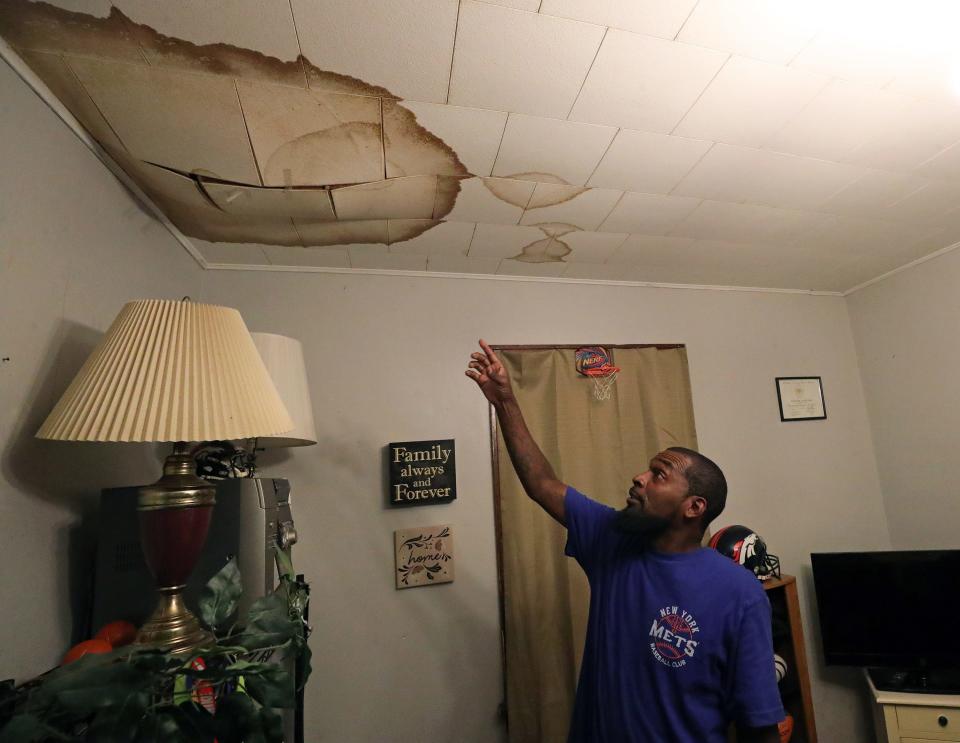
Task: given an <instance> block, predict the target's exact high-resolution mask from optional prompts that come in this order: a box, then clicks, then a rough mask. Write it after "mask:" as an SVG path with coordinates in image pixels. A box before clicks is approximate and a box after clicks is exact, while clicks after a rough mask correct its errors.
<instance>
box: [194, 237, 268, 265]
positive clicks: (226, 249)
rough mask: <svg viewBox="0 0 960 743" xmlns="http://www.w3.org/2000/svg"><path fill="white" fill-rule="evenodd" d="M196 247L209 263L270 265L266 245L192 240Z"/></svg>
mask: <svg viewBox="0 0 960 743" xmlns="http://www.w3.org/2000/svg"><path fill="white" fill-rule="evenodd" d="M191 242H192V243H193V245H194V247H196V249H197V250H199V251H200V255H202V256H203V257H204V259H205V260H206V261H207V263H227V264H233V265H243V266H265V265H268V264H269V263H270V261H268V260H267V256H266V254H265V253H264V248H265V247H266V246H264V245H257V244H256V243H214V242H207V241H206V240H198V239H197V238H192V239H191Z"/></svg>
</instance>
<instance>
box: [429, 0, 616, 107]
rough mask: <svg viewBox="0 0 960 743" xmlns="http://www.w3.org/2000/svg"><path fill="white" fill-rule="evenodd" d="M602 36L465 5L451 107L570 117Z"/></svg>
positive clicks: (592, 29)
mask: <svg viewBox="0 0 960 743" xmlns="http://www.w3.org/2000/svg"><path fill="white" fill-rule="evenodd" d="M603 34H604V28H603V26H595V25H592V24H586V23H580V22H578V21H569V20H566V19H563V18H553V17H551V16H546V15H538V14H536V13H524V12H520V11H517V10H511V9H509V8H503V7H498V6H496V5H490V4H488V3H481V2H474V0H463V2H461V4H460V20H459V23H458V27H457V44H456V50H455V52H454V59H453V72H452V75H451V78H450V98H449V103H452V104H455V105H457V106H476V107H478V108H491V109H495V110H497V111H519V112H522V113H527V114H533V115H535V116H552V117H554V118H561V119H562V118H566V116H567V113H569V111H570V107H571V106H572V105H573V103H574V101H575V100H576V98H577V92H578V91H579V90H580V86H581V85H582V84H583V80H584V77H585V76H586V74H587V71H588V70H589V69H590V65H591V63H592V62H593V58H594V56H595V55H596V53H597V48H598V47H599V46H600V41H601V39H602V38H603ZM411 97H413V96H411Z"/></svg>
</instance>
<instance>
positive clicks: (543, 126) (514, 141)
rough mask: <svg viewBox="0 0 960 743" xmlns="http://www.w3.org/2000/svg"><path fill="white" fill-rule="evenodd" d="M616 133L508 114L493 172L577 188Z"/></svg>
mask: <svg viewBox="0 0 960 743" xmlns="http://www.w3.org/2000/svg"><path fill="white" fill-rule="evenodd" d="M616 133H617V130H616V129H615V128H614V127H609V126H595V125H593V124H581V123H577V122H572V121H560V120H559V119H544V118H540V117H536V116H524V115H523V114H510V116H509V117H508V119H507V127H506V129H505V130H504V133H503V142H502V143H501V144H500V154H499V155H497V161H496V163H495V164H494V167H493V173H494V175H499V176H503V177H505V178H519V179H525V180H534V181H541V182H547V183H550V182H554V183H566V184H569V185H577V186H580V185H583V184H584V183H586V182H587V179H588V178H589V177H590V174H591V173H593V171H594V169H595V168H596V167H597V165H598V164H599V163H600V160H601V158H602V157H603V154H604V152H606V150H607V147H609V146H610V142H611V141H612V140H613V137H614V135H615V134H616ZM548 176H549V177H548Z"/></svg>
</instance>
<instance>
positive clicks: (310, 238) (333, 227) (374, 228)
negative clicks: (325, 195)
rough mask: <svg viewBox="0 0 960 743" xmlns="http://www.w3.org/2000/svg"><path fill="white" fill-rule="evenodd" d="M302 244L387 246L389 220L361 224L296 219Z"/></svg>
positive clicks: (376, 220)
mask: <svg viewBox="0 0 960 743" xmlns="http://www.w3.org/2000/svg"><path fill="white" fill-rule="evenodd" d="M293 223H294V225H295V226H296V228H297V232H299V233H300V238H301V240H302V244H303V245H304V246H306V247H310V246H312V245H318V246H328V245H351V244H354V243H370V244H373V243H379V244H382V245H386V244H387V242H388V241H389V238H388V237H387V220H385V219H371V220H365V221H360V222H312V221H310V220H306V219H294V220H293Z"/></svg>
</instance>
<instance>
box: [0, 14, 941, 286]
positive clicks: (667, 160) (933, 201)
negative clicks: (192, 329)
mask: <svg viewBox="0 0 960 743" xmlns="http://www.w3.org/2000/svg"><path fill="white" fill-rule="evenodd" d="M954 6H960V3H952V2H947V1H946V0H942V1H941V2H934V0H926V2H924V1H923V0H918V1H915V2H912V3H907V2H883V1H882V0H874V2H871V3H867V2H865V0H833V2H830V3H828V2H826V0H496V1H493V0H491V1H489V2H480V1H478V0H205V1H204V2H202V3H201V2H197V1H193V2H191V1H189V0H178V1H176V2H174V1H170V2H163V3H158V2H156V1H155V0H114V1H113V2H108V1H107V0H86V1H85V0H55V3H54V5H48V4H45V3H34V2H30V1H29V0H4V1H3V2H2V3H0V33H2V34H3V35H4V36H5V37H6V39H7V41H8V42H9V43H10V44H11V45H12V46H13V47H14V48H15V49H16V50H17V51H18V53H19V54H20V55H21V56H22V57H23V59H24V60H25V61H26V62H27V64H28V65H30V66H31V67H32V68H33V70H34V71H35V72H36V73H37V74H38V75H39V76H40V78H41V79H43V80H44V81H45V82H46V83H47V85H48V86H49V87H50V88H51V90H52V91H53V92H54V94H56V95H57V96H58V97H59V98H60V99H61V100H63V102H64V103H65V104H66V105H67V107H68V108H70V110H71V111H72V112H73V113H74V114H75V115H76V116H77V118H78V119H79V120H80V121H81V122H82V123H83V124H84V125H85V126H86V127H87V128H88V129H89V130H90V132H91V133H92V134H93V136H94V137H96V138H97V139H98V141H100V143H101V144H103V146H104V147H105V148H106V149H107V150H108V151H109V152H110V153H111V154H112V155H113V156H114V157H115V158H116V159H117V160H118V162H119V163H120V164H121V165H122V166H123V167H124V168H125V169H126V170H127V172H128V173H130V175H131V176H132V177H133V178H134V179H135V180H136V181H137V182H138V183H139V184H140V185H141V186H142V187H143V188H144V189H145V190H146V191H147V192H148V193H149V194H150V195H151V196H152V197H153V198H154V199H155V200H156V201H157V203H158V204H159V205H160V206H161V208H162V209H163V210H164V211H165V213H167V215H168V216H169V217H170V218H171V220H172V221H173V222H174V223H175V224H176V225H177V226H178V227H179V228H180V229H181V230H182V231H183V232H184V233H185V234H187V235H190V236H191V237H192V239H193V241H194V243H195V245H196V246H197V248H198V249H199V250H200V252H201V253H202V254H203V255H204V257H205V258H206V260H207V261H208V262H209V263H211V264H243V265H258V266H277V267H280V266H283V267H290V266H295V267H321V268H322V267H329V268H357V269H368V268H374V269H389V270H414V271H440V272H455V273H483V274H502V275H522V276H550V277H567V278H574V279H592V280H622V281H651V282H665V283H687V284H711V285H733V286H763V287H776V288H790V289H804V290H823V291H843V290H846V289H849V288H851V287H853V286H855V285H857V284H859V283H862V282H865V281H867V280H870V279H872V278H874V277H876V276H878V275H881V274H883V273H885V272H887V271H890V270H892V269H894V268H897V267H899V266H902V265H904V264H907V263H909V262H911V261H913V260H916V259H918V258H921V257H923V256H925V255H927V254H929V253H931V252H935V251H937V250H940V249H942V248H946V247H948V246H951V245H953V244H954V243H955V242H957V241H958V240H960V98H958V94H957V93H956V92H954V90H953V89H952V88H951V80H952V79H953V77H954V75H955V72H956V70H957V69H960V66H958V65H957V57H955V56H954V55H953V52H952V49H951V46H952V39H950V38H949V35H948V33H947V30H949V29H950V28H956V21H957V20H960V19H958V18H957V17H956V15H957V14H958V12H960V7H954Z"/></svg>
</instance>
